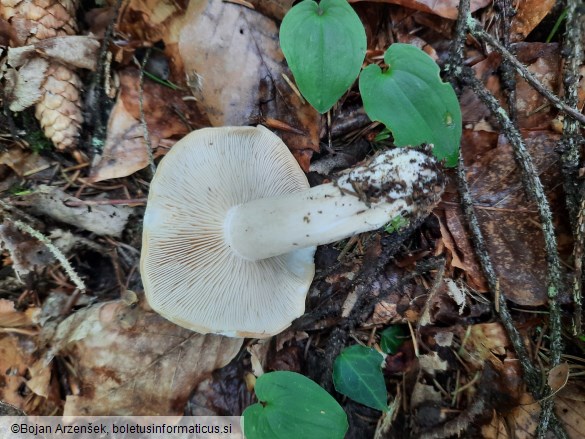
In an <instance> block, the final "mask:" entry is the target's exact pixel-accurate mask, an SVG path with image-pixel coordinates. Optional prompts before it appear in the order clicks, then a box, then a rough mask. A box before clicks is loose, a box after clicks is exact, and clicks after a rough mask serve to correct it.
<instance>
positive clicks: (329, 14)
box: [280, 0, 366, 113]
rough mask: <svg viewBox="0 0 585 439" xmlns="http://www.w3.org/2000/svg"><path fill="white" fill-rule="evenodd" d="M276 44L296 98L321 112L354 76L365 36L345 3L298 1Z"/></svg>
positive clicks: (335, 1) (359, 67)
mask: <svg viewBox="0 0 585 439" xmlns="http://www.w3.org/2000/svg"><path fill="white" fill-rule="evenodd" d="M280 46H281V47H282V51H283V53H284V56H285V57H286V60H287V62H288V65H289V67H290V69H291V70H292V73H293V75H294V77H295V79H296V82H297V86H298V87H299V90H300V92H301V93H302V95H303V96H304V97H305V99H307V101H309V103H310V104H311V105H312V106H313V107H315V108H316V109H317V111H318V112H320V113H325V112H326V111H328V110H329V109H330V108H331V107H332V106H333V105H334V104H335V102H337V100H338V99H339V98H340V97H341V96H342V95H343V93H345V92H346V91H347V89H348V88H349V87H350V86H351V84H352V83H353V82H354V81H355V79H356V78H357V76H358V75H359V73H360V69H361V66H362V62H363V61H364V57H365V54H366V32H365V31H364V27H363V25H362V23H361V21H360V19H359V17H358V16H357V14H356V13H355V12H354V10H353V9H352V8H351V6H350V5H349V4H348V3H347V1H346V0H322V1H321V3H319V4H317V3H316V2H314V1H313V0H304V1H303V2H301V3H299V4H298V5H296V6H295V7H293V8H292V9H291V10H290V11H289V12H288V13H287V14H286V15H285V17H284V20H282V24H281V26H280Z"/></svg>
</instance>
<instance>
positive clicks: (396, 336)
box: [380, 325, 407, 355]
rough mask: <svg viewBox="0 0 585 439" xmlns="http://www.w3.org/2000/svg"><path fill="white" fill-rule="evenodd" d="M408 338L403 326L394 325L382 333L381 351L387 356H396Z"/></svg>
mask: <svg viewBox="0 0 585 439" xmlns="http://www.w3.org/2000/svg"><path fill="white" fill-rule="evenodd" d="M406 338H407V333H406V330H405V328H404V326H402V325H392V326H389V327H388V328H386V329H384V330H383V331H382V332H380V349H382V351H383V352H384V353H386V354H389V355H394V354H395V353H396V352H398V348H400V346H402V344H403V343H404V340H405V339H406Z"/></svg>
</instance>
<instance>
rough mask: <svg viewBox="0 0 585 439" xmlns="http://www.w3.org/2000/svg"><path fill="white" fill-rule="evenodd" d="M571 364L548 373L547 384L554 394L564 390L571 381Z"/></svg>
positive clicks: (558, 366)
mask: <svg viewBox="0 0 585 439" xmlns="http://www.w3.org/2000/svg"><path fill="white" fill-rule="evenodd" d="M569 372H570V368H569V363H561V364H558V365H556V366H555V367H553V368H552V369H551V370H549V371H548V378H547V380H546V382H547V383H548V385H549V387H550V388H551V390H552V392H553V393H556V392H558V391H559V390H560V389H562V388H563V387H564V386H565V385H566V384H567V381H569Z"/></svg>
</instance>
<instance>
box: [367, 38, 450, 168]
mask: <svg viewBox="0 0 585 439" xmlns="http://www.w3.org/2000/svg"><path fill="white" fill-rule="evenodd" d="M384 61H385V62H386V64H388V69H387V70H386V71H382V70H381V69H380V67H379V66H377V65H375V64H372V65H369V66H368V67H366V68H365V69H364V70H363V72H362V74H361V76H360V84H359V85H360V92H361V94H362V99H363V101H364V108H365V110H366V113H367V114H368V116H369V117H370V119H372V120H376V121H379V122H382V123H383V124H384V125H386V126H387V127H388V128H389V129H390V130H391V131H392V134H393V135H394V143H395V144H396V145H398V146H407V145H413V146H414V145H420V144H421V143H432V144H433V145H434V149H433V154H434V155H435V157H437V158H438V159H445V164H446V165H447V166H455V165H456V164H457V157H458V154H459V143H460V141H461V109H460V107H459V102H458V101H457V96H456V95H455V92H454V91H453V88H452V87H451V85H449V84H446V83H444V82H442V81H441V78H440V76H439V66H437V64H436V63H435V61H433V59H432V58H431V57H430V56H428V55H427V54H426V53H424V52H423V51H422V50H420V49H418V48H416V47H414V46H411V45H409V44H399V43H395V44H392V45H391V46H390V48H389V49H388V50H387V51H386V54H385V55H384Z"/></svg>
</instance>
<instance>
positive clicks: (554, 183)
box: [462, 131, 571, 306]
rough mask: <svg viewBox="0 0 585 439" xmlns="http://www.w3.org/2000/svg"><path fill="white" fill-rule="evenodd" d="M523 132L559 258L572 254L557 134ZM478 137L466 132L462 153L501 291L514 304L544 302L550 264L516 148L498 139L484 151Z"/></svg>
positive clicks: (484, 145) (484, 146) (486, 145)
mask: <svg viewBox="0 0 585 439" xmlns="http://www.w3.org/2000/svg"><path fill="white" fill-rule="evenodd" d="M523 135H524V137H525V141H526V146H527V149H528V151H529V153H530V154H531V155H532V157H533V160H534V163H535V166H536V168H537V171H538V172H539V174H540V178H541V180H542V181H543V185H544V187H545V190H546V192H547V196H548V198H549V203H550V205H551V209H552V210H553V218H554V219H555V222H556V224H555V229H556V230H557V239H558V242H559V251H560V253H561V257H563V258H564V257H568V256H569V255H570V252H571V239H570V228H569V226H568V224H566V220H567V215H566V213H565V211H564V208H563V203H564V202H563V197H562V194H561V193H560V188H559V184H558V182H559V181H560V179H561V176H560V174H559V167H558V163H557V162H558V160H559V159H558V154H557V153H556V151H555V147H556V145H557V142H558V135H556V134H553V133H551V132H548V131H524V132H523ZM476 137H477V136H476V135H474V136H468V135H467V133H466V134H464V136H463V139H462V152H463V156H464V158H465V162H466V165H467V175H468V181H469V185H470V189H471V193H472V197H473V200H474V204H475V206H476V207H475V210H476V213H477V216H478V220H479V223H480V227H481V230H482V232H483V235H484V239H485V241H486V245H487V249H488V252H489V254H490V256H491V260H492V263H493V264H494V268H495V271H496V274H497V275H498V278H499V281H500V287H501V290H502V292H503V293H504V294H506V297H507V298H508V299H510V300H512V301H513V302H515V303H518V304H521V305H529V306H538V305H542V304H543V303H545V302H546V300H547V292H546V285H547V280H546V271H547V268H546V260H545V252H544V238H543V236H542V230H541V226H540V223H539V217H538V213H537V212H536V207H535V205H534V203H533V202H532V201H531V199H529V198H528V196H527V195H526V194H525V191H524V189H523V185H522V182H521V179H520V171H519V170H518V169H517V167H516V164H515V161H514V158H513V154H512V147H511V146H510V145H509V144H507V143H505V138H504V137H499V139H498V144H497V145H493V144H492V145H491V146H490V145H489V144H487V143H486V144H483V145H481V147H482V148H483V151H481V150H480V149H479V148H480V147H478V146H477V145H473V144H471V141H472V139H475V138H476ZM553 188H554V190H553Z"/></svg>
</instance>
